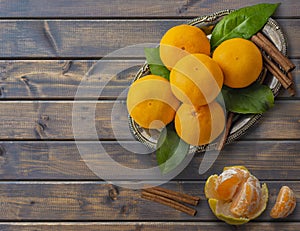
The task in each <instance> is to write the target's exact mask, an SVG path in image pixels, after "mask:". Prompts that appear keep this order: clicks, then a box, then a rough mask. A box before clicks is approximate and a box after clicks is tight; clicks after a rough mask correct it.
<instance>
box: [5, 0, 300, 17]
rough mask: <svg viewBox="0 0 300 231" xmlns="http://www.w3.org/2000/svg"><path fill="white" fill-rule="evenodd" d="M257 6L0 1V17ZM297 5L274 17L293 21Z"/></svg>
mask: <svg viewBox="0 0 300 231" xmlns="http://www.w3.org/2000/svg"><path fill="white" fill-rule="evenodd" d="M264 2H268V3H278V1H276V0H265V1H264ZM253 4H257V1H256V0H248V1H247V2H242V1H232V2H227V1H222V0H216V1H213V4H212V2H211V1H210V0H204V1H184V0H175V1H172V2H168V1H163V2H162V1H159V0H152V1H151V2H150V1H146V0H142V1H139V0H131V1H130V2H126V1H122V0H102V1H97V0H86V1H84V2H83V1H80V0H56V1H46V0H29V1H26V2H25V1H18V0H9V1H1V2H0V8H1V9H2V10H1V12H0V17H4V18H15V17H18V18H32V17H35V18H36V17H39V18H51V17H62V18H69V17H70V18H74V17H84V18H89V17H93V18H102V17H118V18H119V17H126V18H131V17H194V16H198V15H203V14H208V13H212V12H214V11H218V10H222V9H227V8H230V9H235V8H240V7H243V6H247V5H253ZM298 7H299V4H298V1H297V0H282V1H281V5H280V7H279V8H278V11H277V12H276V14H275V16H281V17H283V16H284V17H293V16H296V17H297V16H299V15H298V13H299V12H298V11H297V9H298Z"/></svg>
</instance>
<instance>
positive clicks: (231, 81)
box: [212, 38, 263, 88]
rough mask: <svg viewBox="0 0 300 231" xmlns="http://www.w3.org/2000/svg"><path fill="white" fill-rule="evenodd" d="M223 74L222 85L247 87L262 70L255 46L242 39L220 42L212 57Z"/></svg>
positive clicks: (261, 61)
mask: <svg viewBox="0 0 300 231" xmlns="http://www.w3.org/2000/svg"><path fill="white" fill-rule="evenodd" d="M212 58H213V60H215V61H216V62H217V63H218V64H219V66H220V67H221V69H222V70H223V73H224V84H225V85H226V86H228V87H232V88H243V87H247V86H249V85H250V84H251V83H253V82H254V81H255V80H256V79H257V78H258V77H259V74H260V72H261V70H262V66H263V60H262V55H261V52H260V50H259V49H258V48H257V47H256V45H255V44H254V43H253V42H251V41H249V40H246V39H243V38H233V39H228V40H226V41H224V42H222V43H221V44H220V45H219V46H218V47H217V48H216V49H215V51H214V52H213V56H212Z"/></svg>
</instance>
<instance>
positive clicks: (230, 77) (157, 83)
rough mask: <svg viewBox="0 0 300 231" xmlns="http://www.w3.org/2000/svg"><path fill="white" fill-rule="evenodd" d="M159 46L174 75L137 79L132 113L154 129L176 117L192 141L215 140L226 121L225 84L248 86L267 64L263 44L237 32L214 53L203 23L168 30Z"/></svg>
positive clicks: (177, 124) (181, 134)
mask: <svg viewBox="0 0 300 231" xmlns="http://www.w3.org/2000/svg"><path fill="white" fill-rule="evenodd" d="M237 48H238V49H237ZM159 52H160V58H161V61H162V62H163V64H164V65H165V66H166V67H167V68H168V69H169V70H170V77H169V81H167V80H166V79H165V78H163V77H161V76H155V75H148V76H144V77H142V78H140V79H138V80H137V81H135V82H134V83H133V84H132V86H131V87H130V89H129V92H128V97H127V108H128V112H129V114H130V116H131V117H132V118H133V120H134V121H135V122H136V123H137V124H139V125H140V126H142V127H144V128H149V129H160V128H163V127H164V126H166V125H167V124H168V123H170V122H171V121H174V123H175V129H176V132H177V134H178V136H179V137H180V138H181V139H182V140H184V141H185V142H186V143H188V144H191V145H195V146H198V145H204V144H208V143H210V142H212V141H213V140H214V139H216V138H217V137H218V136H219V135H220V134H221V133H222V131H223V129H224V126H225V112H224V110H223V108H222V106H221V105H220V104H219V103H218V102H217V101H216V98H217V96H218V95H219V93H220V91H221V88H222V86H223V84H225V85H227V86H229V87H232V88H243V87H246V86H248V85H250V84H251V83H253V82H254V81H255V80H256V79H257V78H258V76H259V74H260V72H261V69H262V56H261V53H260V51H259V49H258V48H257V47H256V46H255V45H254V44H253V43H252V42H251V41H249V40H245V39H240V38H235V39H229V40H227V41H225V42H223V43H222V44H220V45H219V46H218V47H217V48H216V49H215V50H214V52H213V53H212V51H211V47H210V42H209V39H208V38H207V36H206V34H205V33H204V32H203V31H202V30H201V29H200V28H198V27H195V26H191V25H178V26H175V27H173V28H171V29H169V30H168V31H167V32H166V33H165V34H164V35H163V37H162V39H161V41H160V46H159ZM211 53H212V54H211Z"/></svg>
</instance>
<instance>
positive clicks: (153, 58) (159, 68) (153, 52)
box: [144, 47, 170, 80]
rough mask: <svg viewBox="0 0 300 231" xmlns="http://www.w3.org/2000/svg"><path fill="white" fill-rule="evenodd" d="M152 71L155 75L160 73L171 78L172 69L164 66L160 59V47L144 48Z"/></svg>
mask: <svg viewBox="0 0 300 231" xmlns="http://www.w3.org/2000/svg"><path fill="white" fill-rule="evenodd" d="M144 52H145V56H146V60H147V63H148V64H149V67H150V72H151V74H153V75H159V76H162V77H164V78H166V79H167V80H169V76H170V71H169V70H168V69H167V68H166V67H165V66H164V64H163V63H162V61H161V59H160V55H159V47H156V48H145V49H144Z"/></svg>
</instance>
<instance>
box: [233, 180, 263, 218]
mask: <svg viewBox="0 0 300 231" xmlns="http://www.w3.org/2000/svg"><path fill="white" fill-rule="evenodd" d="M260 197H261V188H260V184H259V181H258V179H257V178H256V177H254V176H253V175H250V176H249V178H248V179H247V181H246V182H245V183H244V184H243V185H242V186H241V188H240V190H239V191H238V192H237V194H236V195H235V197H234V198H233V200H232V204H231V206H230V211H231V212H232V213H233V214H235V215H236V216H238V217H248V216H249V215H250V214H253V213H255V212H256V211H257V209H258V207H259V205H260Z"/></svg>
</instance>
